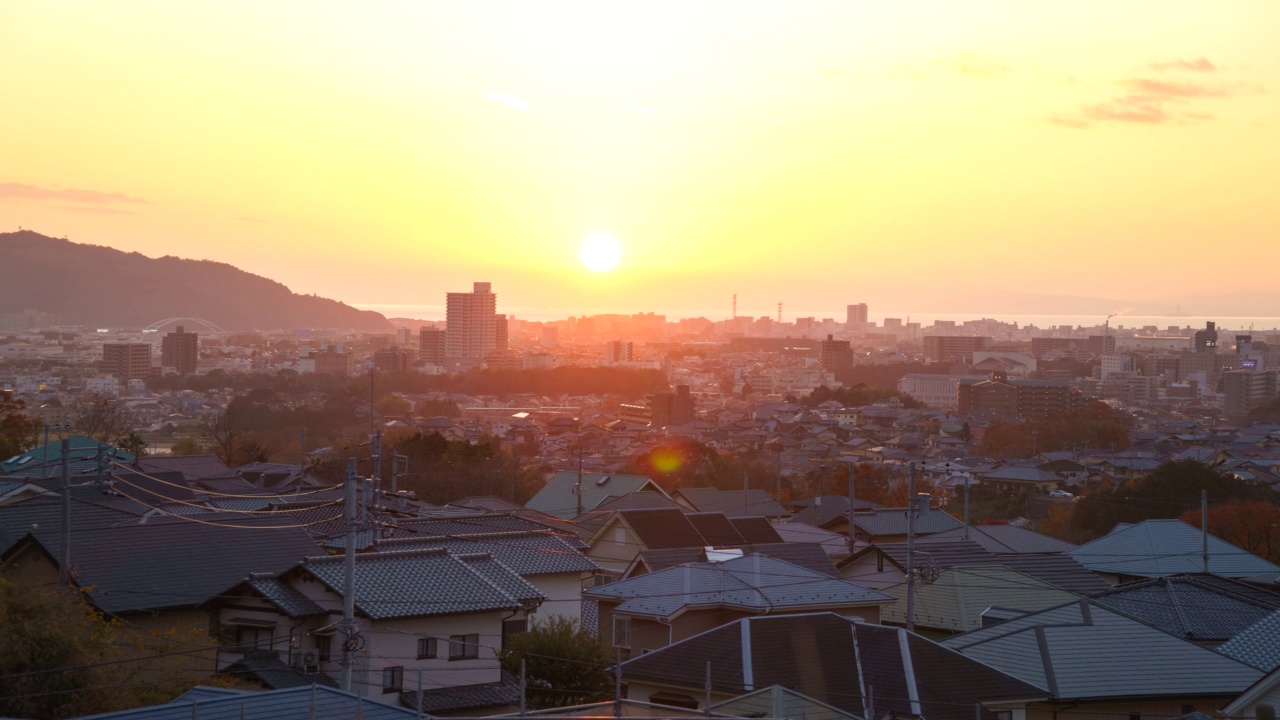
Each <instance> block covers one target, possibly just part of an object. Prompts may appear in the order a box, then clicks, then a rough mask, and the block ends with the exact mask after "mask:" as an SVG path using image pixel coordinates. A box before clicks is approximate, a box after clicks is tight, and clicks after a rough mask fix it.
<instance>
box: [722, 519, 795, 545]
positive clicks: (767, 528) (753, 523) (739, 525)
mask: <svg viewBox="0 0 1280 720" xmlns="http://www.w3.org/2000/svg"><path fill="white" fill-rule="evenodd" d="M729 522H731V523H733V527H734V528H735V529H737V531H738V534H739V535H741V536H742V539H743V540H746V541H747V542H749V543H780V542H782V536H781V535H779V534H778V531H777V530H775V529H774V527H773V523H771V522H769V520H768V519H767V518H763V517H731V518H729Z"/></svg>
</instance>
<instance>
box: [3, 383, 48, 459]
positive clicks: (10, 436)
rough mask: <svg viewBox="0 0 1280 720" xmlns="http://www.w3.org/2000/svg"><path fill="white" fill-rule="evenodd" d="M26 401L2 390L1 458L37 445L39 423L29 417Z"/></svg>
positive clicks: (9, 456) (6, 457)
mask: <svg viewBox="0 0 1280 720" xmlns="http://www.w3.org/2000/svg"><path fill="white" fill-rule="evenodd" d="M26 407H27V405H26V403H24V402H23V401H21V400H18V399H15V398H14V397H13V394H12V393H10V392H0V460H4V459H8V458H11V457H13V456H14V455H17V454H19V453H24V452H26V451H28V450H30V449H31V448H33V447H35V445H36V434H37V432H38V430H39V429H40V428H39V425H38V424H37V423H36V421H34V420H32V419H31V418H29V417H27V414H26V412H25V411H26Z"/></svg>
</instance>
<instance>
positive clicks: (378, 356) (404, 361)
mask: <svg viewBox="0 0 1280 720" xmlns="http://www.w3.org/2000/svg"><path fill="white" fill-rule="evenodd" d="M373 366H374V367H376V368H377V369H379V370H382V371H383V372H405V371H406V370H408V369H409V368H411V367H413V356H412V355H411V354H410V352H409V351H408V350H401V349H400V348H398V347H394V346H393V347H389V348H383V349H381V350H377V351H375V352H374V353H373Z"/></svg>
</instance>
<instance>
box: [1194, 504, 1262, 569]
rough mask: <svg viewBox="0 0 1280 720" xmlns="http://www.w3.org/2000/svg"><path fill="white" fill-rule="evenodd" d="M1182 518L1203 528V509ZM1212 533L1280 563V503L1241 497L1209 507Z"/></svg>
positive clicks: (1241, 547) (1259, 555)
mask: <svg viewBox="0 0 1280 720" xmlns="http://www.w3.org/2000/svg"><path fill="white" fill-rule="evenodd" d="M1179 519H1180V520H1182V521H1183V522H1185V523H1187V524H1188V525H1192V526H1194V527H1196V528H1197V529H1198V528H1199V527H1200V511H1199V510H1188V511H1187V512H1185V513H1183V514H1182V515H1181V517H1179ZM1209 532H1210V533H1211V534H1213V535H1214V536H1215V537H1218V538H1221V539H1222V540H1224V541H1226V542H1229V543H1231V544H1232V545H1235V546H1236V547H1238V548H1240V549H1242V550H1245V551H1247V552H1251V553H1253V554H1254V555H1257V556H1258V557H1261V558H1266V559H1267V560H1269V561H1271V562H1273V563H1280V506H1277V505H1276V504H1275V503H1273V502H1267V501H1265V500H1238V501H1234V502H1227V503H1222V504H1221V505H1213V506H1211V507H1210V508H1209Z"/></svg>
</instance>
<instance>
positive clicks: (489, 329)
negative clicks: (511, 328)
mask: <svg viewBox="0 0 1280 720" xmlns="http://www.w3.org/2000/svg"><path fill="white" fill-rule="evenodd" d="M497 305H498V296H497V295H494V294H493V290H492V288H491V285H490V284H489V283H487V282H478V283H475V285H474V287H473V290H472V291H471V292H469V293H461V292H451V293H447V294H446V296H445V336H444V354H445V358H447V359H448V360H483V359H484V358H485V356H487V355H488V354H489V353H491V352H493V351H494V350H496V349H497V347H498V314H497Z"/></svg>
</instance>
